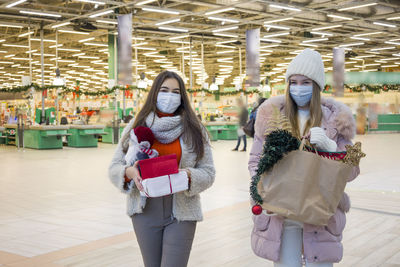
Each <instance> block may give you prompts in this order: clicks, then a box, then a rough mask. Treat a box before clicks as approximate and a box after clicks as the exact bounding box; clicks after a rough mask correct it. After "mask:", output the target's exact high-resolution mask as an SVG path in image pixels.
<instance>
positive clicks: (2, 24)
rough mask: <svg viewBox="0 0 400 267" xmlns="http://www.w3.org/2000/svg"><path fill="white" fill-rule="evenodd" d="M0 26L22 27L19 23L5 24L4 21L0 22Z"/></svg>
mask: <svg viewBox="0 0 400 267" xmlns="http://www.w3.org/2000/svg"><path fill="white" fill-rule="evenodd" d="M0 27H10V28H18V29H22V28H23V27H22V26H20V25H13V24H5V23H0Z"/></svg>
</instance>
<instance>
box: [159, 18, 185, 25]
mask: <svg viewBox="0 0 400 267" xmlns="http://www.w3.org/2000/svg"><path fill="white" fill-rule="evenodd" d="M179 21H181V19H180V18H177V19H169V20H164V21H161V22H158V23H156V25H157V26H159V25H164V24H170V23H174V22H179Z"/></svg>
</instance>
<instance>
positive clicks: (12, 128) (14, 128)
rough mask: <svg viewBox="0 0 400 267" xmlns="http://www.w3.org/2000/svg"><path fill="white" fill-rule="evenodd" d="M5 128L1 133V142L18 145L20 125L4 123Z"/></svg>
mask: <svg viewBox="0 0 400 267" xmlns="http://www.w3.org/2000/svg"><path fill="white" fill-rule="evenodd" d="M3 128H4V130H3V131H2V133H1V136H2V137H1V138H0V139H1V140H0V143H1V144H6V145H18V143H17V142H18V125H17V124H4V127H3Z"/></svg>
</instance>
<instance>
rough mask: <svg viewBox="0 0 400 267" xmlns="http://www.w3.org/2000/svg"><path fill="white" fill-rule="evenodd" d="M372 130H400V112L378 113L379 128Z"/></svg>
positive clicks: (372, 130)
mask: <svg viewBox="0 0 400 267" xmlns="http://www.w3.org/2000/svg"><path fill="white" fill-rule="evenodd" d="M369 131H371V132H400V114H378V129H369Z"/></svg>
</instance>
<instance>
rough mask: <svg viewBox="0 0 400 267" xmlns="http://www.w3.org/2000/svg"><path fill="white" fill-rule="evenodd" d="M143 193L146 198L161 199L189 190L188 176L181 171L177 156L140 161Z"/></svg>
mask: <svg viewBox="0 0 400 267" xmlns="http://www.w3.org/2000/svg"><path fill="white" fill-rule="evenodd" d="M139 169H140V173H141V176H142V185H143V189H144V190H143V191H142V192H140V193H141V195H143V196H146V197H161V196H167V195H171V194H174V193H178V192H181V191H184V190H187V189H188V187H189V182H188V176H187V173H186V172H185V171H179V169H178V161H177V157H176V155H175V154H172V155H166V156H161V157H156V158H151V159H145V160H140V161H139Z"/></svg>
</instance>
